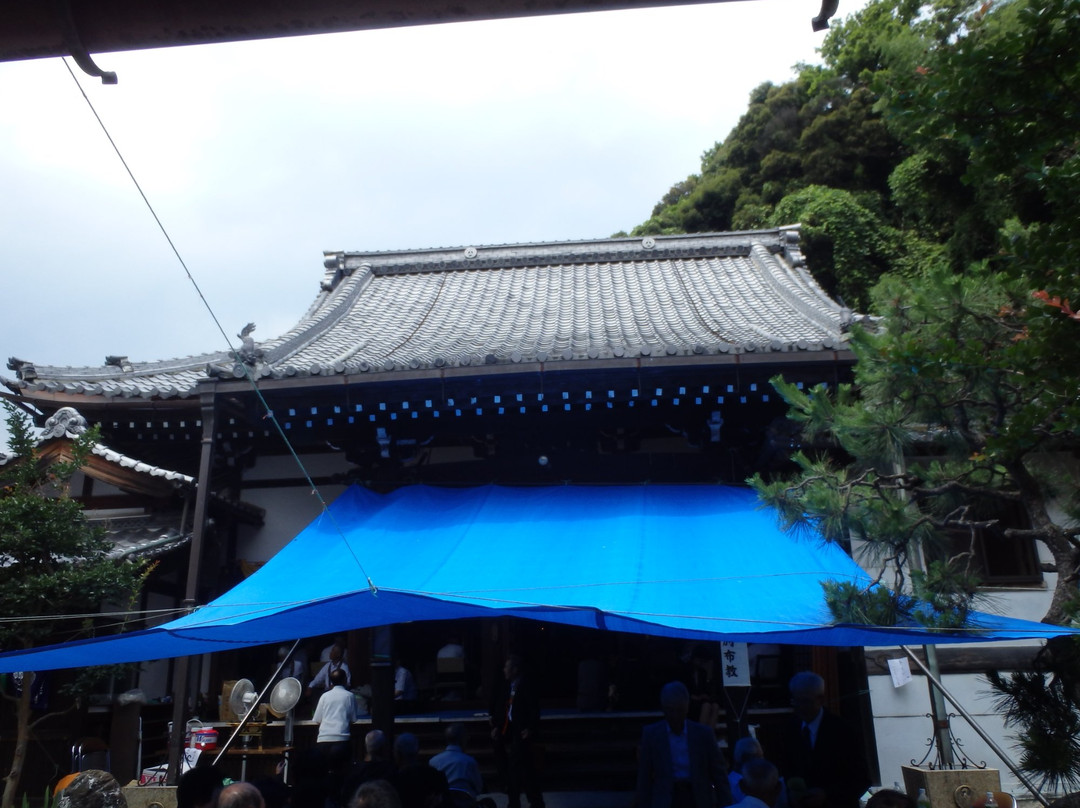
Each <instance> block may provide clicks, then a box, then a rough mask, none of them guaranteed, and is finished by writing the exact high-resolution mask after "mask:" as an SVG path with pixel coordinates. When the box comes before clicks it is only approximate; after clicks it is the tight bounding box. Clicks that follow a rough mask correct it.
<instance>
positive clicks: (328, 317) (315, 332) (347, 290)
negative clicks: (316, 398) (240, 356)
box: [260, 264, 372, 364]
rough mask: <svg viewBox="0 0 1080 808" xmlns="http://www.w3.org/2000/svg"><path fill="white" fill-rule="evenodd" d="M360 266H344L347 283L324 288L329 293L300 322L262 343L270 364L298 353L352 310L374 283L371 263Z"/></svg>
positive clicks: (345, 281) (343, 271) (266, 358)
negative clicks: (347, 267) (356, 300)
mask: <svg viewBox="0 0 1080 808" xmlns="http://www.w3.org/2000/svg"><path fill="white" fill-rule="evenodd" d="M358 269H359V270H360V271H359V272H357V271H354V270H351V269H345V268H342V270H341V272H342V273H343V277H344V282H343V283H338V284H335V285H334V286H333V287H331V288H330V289H324V290H323V291H324V292H325V293H326V294H325V297H323V296H322V295H320V297H323V300H322V301H321V303H320V302H319V301H318V300H317V301H316V302H317V303H318V305H312V306H311V308H309V309H308V313H307V314H306V315H305V316H304V317H303V318H302V319H301V320H300V321H299V322H298V323H297V324H296V325H294V326H293V327H292V328H290V329H289V330H288V331H286V332H285V333H284V334H282V335H281V336H280V337H277V338H275V339H272V340H268V341H267V342H266V343H264V344H262V345H261V346H260V347H261V348H262V349H263V351H264V352H265V359H264V361H265V362H266V363H267V364H273V363H277V362H281V361H283V360H285V359H288V358H289V357H290V356H294V355H296V354H297V353H299V352H300V351H302V350H303V349H304V348H305V347H307V346H308V345H310V344H311V343H312V342H314V341H315V340H316V339H318V338H319V337H320V336H322V334H324V333H325V332H326V331H327V329H329V328H331V327H332V326H333V325H334V324H336V323H337V322H338V321H339V320H340V319H341V318H342V317H344V316H345V315H347V314H348V313H349V311H350V310H351V308H352V304H353V301H354V300H355V299H356V297H357V296H358V295H359V294H360V293H361V292H362V291H364V289H365V288H367V285H368V284H369V283H371V278H372V272H371V267H370V266H368V265H364V264H362V265H360V267H359V268H358ZM365 270H366V271H365ZM335 298H336V299H335ZM275 343H276V344H275Z"/></svg>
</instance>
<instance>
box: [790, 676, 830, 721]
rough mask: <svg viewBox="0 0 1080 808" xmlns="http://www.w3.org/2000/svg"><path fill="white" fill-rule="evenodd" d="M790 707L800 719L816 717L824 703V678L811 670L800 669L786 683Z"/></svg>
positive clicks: (805, 719) (809, 719) (810, 719)
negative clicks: (789, 695) (789, 694)
mask: <svg viewBox="0 0 1080 808" xmlns="http://www.w3.org/2000/svg"><path fill="white" fill-rule="evenodd" d="M788 690H789V691H790V692H791V707H792V710H793V711H794V713H795V715H796V716H798V717H799V718H800V719H801V720H803V721H806V722H809V721H813V720H814V719H815V718H817V715H818V713H820V712H821V708H822V707H823V706H824V704H825V680H824V679H822V678H821V677H820V676H818V675H817V674H816V673H814V672H813V671H800V672H799V673H796V674H795V675H794V676H792V677H791V681H790V682H789V683H788Z"/></svg>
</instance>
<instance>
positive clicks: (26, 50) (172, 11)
mask: <svg viewBox="0 0 1080 808" xmlns="http://www.w3.org/2000/svg"><path fill="white" fill-rule="evenodd" d="M705 1H706V0H454V2H447V0H394V2H388V1H387V0H277V1H276V2H272V3H268V2H265V0H109V2H104V0H59V2H31V1H28V0H16V2H8V3H5V4H4V15H3V16H4V24H3V25H2V26H0V61H14V60H20V59H38V58H42V57H49V56H67V55H69V54H71V55H76V56H78V55H79V54H78V53H77V51H81V52H82V53H83V54H85V53H87V52H89V53H107V52H112V51H126V50H140V49H144V48H164V47H172V46H176V45H199V44H208V43H215V42H234V41H240V40H249V39H269V38H276V37H285V36H297V35H306V34H326V33H337V32H341V31H357V30H366V29H373V28H397V27H403V26H410V25H428V24H433V23H448V22H466V21H470V20H490V19H499V18H504V17H525V16H538V15H543V14H564V13H568V12H580V11H603V10H611V9H627V8H639V7H647V6H667V5H688V4H691V3H695V2H705ZM708 1H709V2H716V0H708ZM88 72H91V71H88Z"/></svg>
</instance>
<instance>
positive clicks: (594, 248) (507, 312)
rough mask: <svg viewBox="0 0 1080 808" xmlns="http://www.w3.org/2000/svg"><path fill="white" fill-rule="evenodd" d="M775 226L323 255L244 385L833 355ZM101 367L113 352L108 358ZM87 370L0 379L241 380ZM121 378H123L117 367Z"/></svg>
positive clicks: (805, 281) (818, 301)
mask: <svg viewBox="0 0 1080 808" xmlns="http://www.w3.org/2000/svg"><path fill="white" fill-rule="evenodd" d="M797 242H798V238H797V232H795V231H794V230H793V229H791V228H781V229H777V230H766V231H754V232H746V233H719V234H701V235H687V236H657V237H654V238H650V239H604V240H598V241H581V242H568V243H553V244H518V245H513V244H511V245H497V246H491V247H480V248H446V249H434V250H419V251H417V250H414V251H405V252H382V253H379V252H376V253H353V252H330V253H326V254H325V255H324V259H325V260H324V264H325V273H324V275H323V279H322V282H321V284H320V289H319V293H318V295H317V296H316V298H315V301H314V302H313V303H312V305H311V306H310V307H309V308H308V311H307V312H306V313H305V315H304V317H303V318H302V319H301V320H300V322H298V323H297V324H296V326H294V327H293V328H292V329H290V330H289V331H287V332H286V333H285V334H282V335H281V336H278V337H275V338H273V339H270V340H267V341H265V342H261V343H257V344H256V346H255V347H256V349H257V353H258V356H253V357H248V362H249V364H250V365H252V366H253V367H252V371H253V375H254V376H255V377H256V378H289V377H293V376H301V377H302V376H318V375H331V376H332V375H336V374H355V373H393V372H395V371H399V370H406V369H411V370H416V369H438V368H444V367H455V366H461V367H475V366H482V365H486V364H522V363H526V364H527V363H537V362H552V361H555V362H573V361H575V360H582V359H603V358H613V357H634V356H649V357H680V356H690V355H696V356H702V355H710V354H712V355H720V354H730V353H741V352H747V351H753V352H772V351H777V352H790V351H821V350H832V349H836V348H841V347H843V346H844V344H845V342H846V338H845V332H846V330H847V327H848V326H849V324H850V323H851V321H852V319H853V318H854V315H853V314H852V312H850V311H849V310H847V309H844V308H842V307H841V306H840V305H838V304H837V303H836V302H834V301H833V300H831V299H830V298H828V297H827V296H826V295H825V293H824V292H823V291H822V290H821V288H820V287H819V286H818V285H817V283H816V282H815V281H814V280H813V278H812V277H811V276H810V275H809V273H808V272H807V271H806V269H805V266H804V262H803V259H802V256H801V255H800V254H799V252H798V243H797ZM114 359H115V358H114ZM124 359H125V362H123V363H121V366H117V365H108V366H104V367H100V368H55V367H40V366H38V367H35V366H34V365H33V364H32V363H29V362H25V361H23V360H11V363H9V367H11V369H13V370H16V371H17V373H18V378H17V379H15V380H4V383H5V384H7V385H8V386H9V387H11V388H13V389H18V390H20V391H22V392H23V393H24V394H26V393H32V392H33V391H35V390H48V391H55V392H59V391H64V392H67V393H69V394H73V393H74V394H83V395H88V396H107V397H108V396H118V395H119V396H123V397H128V398H130V397H141V398H175V397H190V396H192V395H194V394H195V392H196V386H197V384H198V383H199V381H200V380H203V379H206V378H208V376H209V375H215V376H219V377H222V378H226V379H233V378H243V376H244V367H243V365H242V364H240V361H239V360H238V359H237V358H235V357H233V356H231V355H230V354H229V353H228V352H219V353H210V354H203V355H200V356H194V357H188V358H182V359H175V360H168V361H161V362H145V363H139V362H127V361H126V357H125V358H124ZM126 368H130V369H126Z"/></svg>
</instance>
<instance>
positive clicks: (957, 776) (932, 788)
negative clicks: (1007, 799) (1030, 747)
mask: <svg viewBox="0 0 1080 808" xmlns="http://www.w3.org/2000/svg"><path fill="white" fill-rule="evenodd" d="M901 768H902V769H903V772H904V790H905V791H906V792H907V793H908V796H910V797H911V799H912V800H914V799H915V798H916V797H917V796H918V794H919V789H920V788H925V789H926V796H927V797H929V798H930V808H971V805H972V804H974V803H975V802H979V803H981V802H982V800H983V798H984V797H985V796H986V792H987V791H1001V772H1000V771H999V770H997V769H924V768H922V767H921V766H902V767H901Z"/></svg>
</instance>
